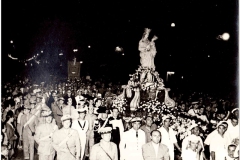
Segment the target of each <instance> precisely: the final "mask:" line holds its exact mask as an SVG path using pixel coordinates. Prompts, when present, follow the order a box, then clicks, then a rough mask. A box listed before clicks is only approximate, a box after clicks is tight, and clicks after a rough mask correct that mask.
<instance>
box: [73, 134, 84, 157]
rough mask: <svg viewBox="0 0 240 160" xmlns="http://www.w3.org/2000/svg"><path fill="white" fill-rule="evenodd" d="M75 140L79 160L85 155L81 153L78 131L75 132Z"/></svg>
mask: <svg viewBox="0 0 240 160" xmlns="http://www.w3.org/2000/svg"><path fill="white" fill-rule="evenodd" d="M74 138H75V140H76V151H77V154H76V158H77V159H79V158H80V154H84V153H80V150H81V144H80V138H79V135H78V132H77V131H75V137H74ZM83 152H84V151H83Z"/></svg>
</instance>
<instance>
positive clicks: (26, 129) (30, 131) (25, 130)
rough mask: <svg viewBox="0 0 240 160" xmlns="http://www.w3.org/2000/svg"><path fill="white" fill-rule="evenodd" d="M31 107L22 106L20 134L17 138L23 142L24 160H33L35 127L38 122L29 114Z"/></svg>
mask: <svg viewBox="0 0 240 160" xmlns="http://www.w3.org/2000/svg"><path fill="white" fill-rule="evenodd" d="M30 111H31V107H30V106H24V110H23V112H24V114H23V115H22V117H21V120H20V128H22V129H20V132H19V136H20V137H22V140H23V156H24V159H29V160H33V158H34V137H33V136H34V134H35V127H36V126H37V124H38V122H37V119H36V118H35V116H34V115H33V114H31V113H30Z"/></svg>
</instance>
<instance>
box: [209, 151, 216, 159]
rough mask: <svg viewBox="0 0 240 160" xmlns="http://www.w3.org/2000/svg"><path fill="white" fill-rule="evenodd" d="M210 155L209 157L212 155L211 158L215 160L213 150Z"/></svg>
mask: <svg viewBox="0 0 240 160" xmlns="http://www.w3.org/2000/svg"><path fill="white" fill-rule="evenodd" d="M210 155H211V157H212V160H215V152H214V151H211V153H210Z"/></svg>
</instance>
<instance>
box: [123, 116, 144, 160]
mask: <svg viewBox="0 0 240 160" xmlns="http://www.w3.org/2000/svg"><path fill="white" fill-rule="evenodd" d="M130 122H131V123H132V128H131V129H129V130H128V131H126V132H124V133H123V135H122V137H121V141H120V144H119V149H120V157H121V158H120V159H121V160H133V159H136V160H143V155H142V146H143V144H145V143H146V136H145V132H144V131H143V130H141V129H139V128H140V126H141V122H142V120H141V118H140V117H134V118H133V119H131V121H130Z"/></svg>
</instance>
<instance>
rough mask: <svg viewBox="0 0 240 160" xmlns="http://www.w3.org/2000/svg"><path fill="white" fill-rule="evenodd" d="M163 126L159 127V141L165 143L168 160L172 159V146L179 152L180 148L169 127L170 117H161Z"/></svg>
mask: <svg viewBox="0 0 240 160" xmlns="http://www.w3.org/2000/svg"><path fill="white" fill-rule="evenodd" d="M162 120H163V126H162V127H161V128H160V129H159V131H160V132H161V135H162V141H161V143H162V144H164V145H166V146H167V147H168V149H169V155H170V160H174V146H175V147H176V148H177V149H178V150H179V151H180V152H181V148H180V147H179V146H178V143H177V139H176V136H175V133H174V131H173V129H172V128H170V127H169V126H170V122H171V117H169V116H164V117H163V118H162Z"/></svg>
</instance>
